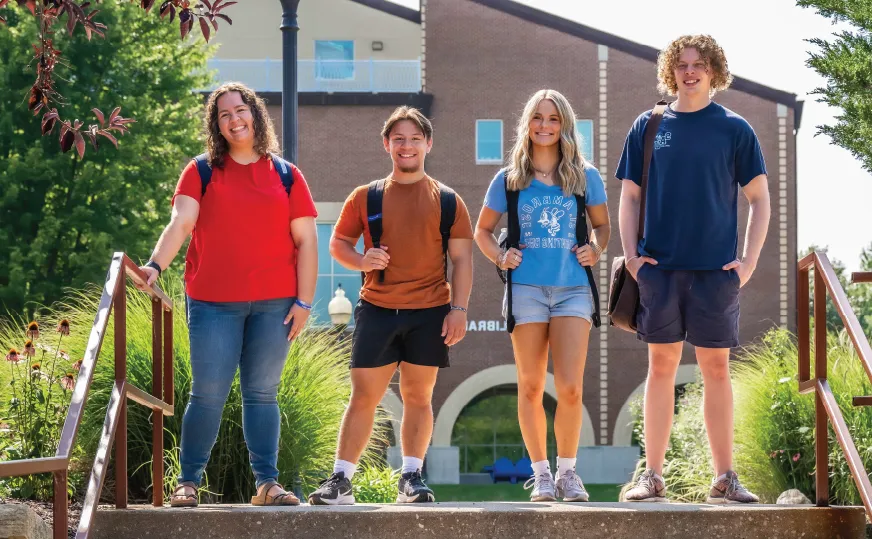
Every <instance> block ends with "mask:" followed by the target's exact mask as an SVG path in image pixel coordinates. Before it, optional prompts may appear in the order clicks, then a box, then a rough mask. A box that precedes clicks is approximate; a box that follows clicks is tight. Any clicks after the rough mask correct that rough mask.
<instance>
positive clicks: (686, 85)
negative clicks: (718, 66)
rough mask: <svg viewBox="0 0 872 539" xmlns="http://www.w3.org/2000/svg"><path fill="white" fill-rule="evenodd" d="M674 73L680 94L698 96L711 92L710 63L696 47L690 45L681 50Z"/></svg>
mask: <svg viewBox="0 0 872 539" xmlns="http://www.w3.org/2000/svg"><path fill="white" fill-rule="evenodd" d="M674 74H675V84H676V86H677V87H678V94H679V95H684V96H687V97H696V96H700V95H703V96H708V95H710V94H711V83H712V79H711V74H710V72H709V68H708V63H707V62H706V61H705V59H703V58H702V57H701V56H700V54H699V51H697V50H696V49H695V48H692V47H688V48H686V49H683V50H682V51H681V55H680V56H679V57H678V61H677V62H676V63H675V69H674Z"/></svg>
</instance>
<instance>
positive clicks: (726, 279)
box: [636, 264, 739, 348]
mask: <svg viewBox="0 0 872 539" xmlns="http://www.w3.org/2000/svg"><path fill="white" fill-rule="evenodd" d="M637 281H638V283H639V311H638V315H637V317H636V326H637V328H636V334H637V336H638V338H639V340H641V341H644V342H646V343H654V344H665V343H673V342H681V341H687V342H689V343H690V344H692V345H694V346H699V347H702V348H733V347H735V346H739V274H738V273H736V270H727V271H724V270H696V271H691V270H663V269H659V268H658V267H657V266H654V265H651V264H642V267H641V268H640V269H639V278H638V279H637Z"/></svg>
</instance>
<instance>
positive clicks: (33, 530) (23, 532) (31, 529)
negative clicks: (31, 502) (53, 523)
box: [0, 503, 51, 539]
mask: <svg viewBox="0 0 872 539" xmlns="http://www.w3.org/2000/svg"><path fill="white" fill-rule="evenodd" d="M0 539H51V529H50V528H49V527H48V525H47V524H46V523H45V522H44V521H43V520H42V519H41V518H40V517H39V515H37V514H36V512H35V511H34V510H33V509H31V508H30V507H27V506H26V505H20V504H13V503H6V504H0Z"/></svg>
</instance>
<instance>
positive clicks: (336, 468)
mask: <svg viewBox="0 0 872 539" xmlns="http://www.w3.org/2000/svg"><path fill="white" fill-rule="evenodd" d="M356 471H357V464H354V463H353V462H348V461H347V460H339V459H336V460H335V461H334V462H333V473H336V472H343V473H344V474H345V478H346V479H348V480H349V481H351V478H352V477H354V472H356Z"/></svg>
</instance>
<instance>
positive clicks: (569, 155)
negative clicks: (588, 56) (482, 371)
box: [475, 90, 610, 502]
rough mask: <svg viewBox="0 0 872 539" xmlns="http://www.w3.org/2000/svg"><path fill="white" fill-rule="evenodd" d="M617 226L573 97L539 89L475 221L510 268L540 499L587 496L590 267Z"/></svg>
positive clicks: (510, 314)
mask: <svg viewBox="0 0 872 539" xmlns="http://www.w3.org/2000/svg"><path fill="white" fill-rule="evenodd" d="M509 200H512V201H515V200H517V226H518V228H517V229H515V233H514V238H513V234H512V230H513V225H512V223H509V238H508V241H507V242H505V243H504V246H503V247H501V245H500V243H498V242H497V240H496V239H495V238H494V234H493V233H494V229H495V227H496V226H497V223H499V221H500V218H501V217H502V215H503V213H506V212H507V211H508V209H509V207H508V205H509ZM579 201H581V204H579ZM579 206H582V207H581V208H579ZM580 210H581V211H580ZM509 213H510V216H511V215H512V213H513V212H509ZM585 214H586V217H587V220H589V221H590V224H591V227H592V232H591V234H590V239H589V240H581V241H579V240H578V238H587V237H588V234H587V227H586V224H587V223H586V220H585ZM510 220H511V219H510ZM578 220H580V222H579V221H578ZM577 222H578V225H579V226H578V230H576V223H577ZM609 232H610V225H609V214H608V208H607V206H606V193H605V188H604V186H603V180H602V177H601V176H600V174H599V172H597V169H596V168H595V167H594V166H593V165H591V164H590V163H588V162H586V161H585V159H584V158H583V157H582V155H581V152H580V144H579V135H578V133H577V132H576V128H575V113H574V112H573V111H572V107H571V106H570V104H569V101H567V99H566V98H565V97H564V96H563V95H562V94H560V93H559V92H557V91H555V90H540V91H538V92H536V93H535V94H534V95H533V96H532V97H531V98H530V99H529V101H527V105H526V106H525V107H524V112H523V114H522V115H521V118H520V120H519V122H518V126H517V129H516V140H515V143H514V147H513V148H512V152H511V155H510V156H509V163H508V166H507V167H506V168H505V169H503V170H501V171H500V172H499V173H497V175H496V177H495V178H494V179H493V181H492V182H491V184H490V187H489V188H488V191H487V195H486V196H485V200H484V206H483V207H482V210H481V215H479V218H478V223H477V224H476V229H475V241H476V243H477V244H478V247H479V248H480V249H481V251H482V252H483V253H484V254H485V256H487V257H488V258H489V259H490V260H491V261H493V262H494V263H495V264H497V266H499V268H500V269H501V270H504V271H506V272H507V273H508V274H509V276H510V277H509V279H508V281H509V283H510V285H507V287H506V297H505V299H504V301H503V311H504V316H505V317H506V319H507V326H508V328H509V331H511V333H512V347H513V348H514V352H515V365H516V366H517V369H518V421H519V423H520V426H521V434H522V435H523V437H524V444H525V445H526V447H527V452H528V453H529V454H530V460H531V461H533V463H532V465H533V478H531V481H530V482H528V485H527V487H528V488H529V487H530V486H531V485H532V488H533V490H532V493H531V495H530V499H531V500H532V501H555V500H556V499H557V498H558V497H560V498H562V499H563V500H564V501H580V502H583V501H587V499H588V495H587V491H586V490H585V488H584V485H583V484H582V482H581V479H580V478H579V477H578V474H576V472H575V459H576V453H577V451H578V440H579V437H580V435H581V420H582V400H581V397H582V381H583V376H584V364H585V360H586V358H587V343H588V336H589V333H590V327H591V324H595V325H598V324H599V313H598V308H597V305H596V303H597V301H596V288H595V287H594V283H593V282H592V279H591V277H590V276H591V271H590V267H591V266H593V265H594V264H596V263H597V261H598V260H599V257H600V254H601V253H602V249H603V247H602V246H605V245H607V244H608V241H609ZM578 243H582V244H581V245H578ZM549 349H550V350H551V356H552V358H553V360H554V382H555V385H556V388H557V413H556V415H555V417H554V434H555V435H556V438H557V480H556V482H555V480H554V476H552V474H551V469H550V466H549V463H548V460H547V455H546V450H545V444H546V430H547V424H546V419H545V408H544V406H543V403H542V398H543V396H544V392H545V379H546V374H547V370H548V351H549Z"/></svg>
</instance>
